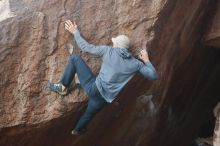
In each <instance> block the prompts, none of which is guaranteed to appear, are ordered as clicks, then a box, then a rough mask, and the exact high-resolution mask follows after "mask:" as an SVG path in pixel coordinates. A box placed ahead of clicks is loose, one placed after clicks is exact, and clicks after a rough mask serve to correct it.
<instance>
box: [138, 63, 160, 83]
mask: <svg viewBox="0 0 220 146" xmlns="http://www.w3.org/2000/svg"><path fill="white" fill-rule="evenodd" d="M139 72H140V73H141V74H142V75H143V76H144V77H145V78H148V79H150V80H157V79H158V75H157V72H156V70H155V68H154V66H153V65H152V64H151V62H150V61H148V62H146V63H145V64H144V63H142V62H139Z"/></svg>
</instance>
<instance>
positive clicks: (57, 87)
mask: <svg viewBox="0 0 220 146" xmlns="http://www.w3.org/2000/svg"><path fill="white" fill-rule="evenodd" d="M47 86H48V88H49V89H50V90H52V91H54V92H57V93H59V94H60V95H67V93H68V89H67V88H66V87H65V86H64V85H62V84H61V83H48V85H47Z"/></svg>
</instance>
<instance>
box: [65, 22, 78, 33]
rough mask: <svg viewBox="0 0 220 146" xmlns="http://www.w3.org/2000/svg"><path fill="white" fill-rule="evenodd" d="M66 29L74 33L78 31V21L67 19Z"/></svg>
mask: <svg viewBox="0 0 220 146" xmlns="http://www.w3.org/2000/svg"><path fill="white" fill-rule="evenodd" d="M65 29H66V30H68V31H69V32H70V33H72V34H74V33H75V32H77V31H78V28H77V25H76V22H75V21H74V22H73V23H72V22H71V21H70V20H67V21H66V22H65Z"/></svg>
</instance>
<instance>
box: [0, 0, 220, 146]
mask: <svg viewBox="0 0 220 146" xmlns="http://www.w3.org/2000/svg"><path fill="white" fill-rule="evenodd" d="M7 4H8V6H7V7H6V5H7ZM0 5H1V6H0V8H1V9H3V10H4V13H3V11H0V15H1V16H3V15H4V17H1V22H0V30H1V35H0V54H1V55H0V66H1V68H0V116H1V118H0V129H1V130H0V145H5V146H7V145H13V146H14V145H19V146H24V145H25V146H26V145H27V146H34V145H36V146H39V145H45V146H49V145H53V146H60V145H72V146H74V145H78V146H92V145H96V146H103V145H105V146H108V145H109V146H111V145H114V146H125V145H126V146H129V145H130V146H135V145H136V146H143V145H149V146H150V145H154V146H174V145H175V146H176V145H178V146H186V145H189V144H190V142H191V141H192V139H193V138H194V137H195V136H196V134H197V131H198V129H199V127H200V125H201V124H202V123H203V122H204V121H205V119H206V118H209V116H210V114H211V111H212V108H213V107H214V105H215V104H216V102H217V100H218V99H217V98H218V97H220V96H219V94H220V93H218V87H219V82H220V77H219V75H218V74H219V71H220V59H219V58H220V57H219V56H220V52H219V50H218V49H216V48H212V47H206V46H204V45H203V43H201V39H202V37H203V34H204V31H205V30H206V28H207V24H208V22H210V21H211V20H210V18H212V17H211V16H210V14H213V13H214V11H215V10H216V9H215V6H216V7H219V5H217V1H209V0H199V1H191V0H176V1H172V0H165V1H164V0H149V1H145V0H133V1H126V0H108V1H102V2H100V1H95V0H80V1H69V0H53V1H50V0H43V1H36V0H17V1H13V0H3V1H1V3H0ZM2 5H4V6H2ZM5 14H8V15H7V16H6V15H5ZM215 17H217V16H215ZM66 19H71V20H76V21H77V22H78V25H79V29H80V31H81V33H82V34H83V36H85V38H86V39H87V40H89V41H90V42H92V43H94V44H109V45H110V44H111V42H110V40H111V37H112V36H115V35H117V34H127V35H128V36H129V37H130V38H131V40H132V41H133V48H132V52H133V53H134V54H135V53H136V51H135V50H136V48H137V47H139V45H140V42H141V41H142V40H148V42H149V43H148V46H149V47H150V48H151V50H152V53H151V59H152V62H153V64H154V65H155V66H156V68H157V70H158V73H159V80H158V81H156V82H150V81H148V80H144V79H143V78H142V77H140V76H136V77H135V78H134V79H133V80H132V81H131V82H130V83H129V84H128V86H126V87H125V89H124V90H123V91H122V92H121V93H120V95H119V98H118V99H117V101H115V102H114V103H113V104H111V105H109V106H108V107H106V108H105V109H104V110H103V111H102V112H101V113H99V114H98V115H97V116H96V118H95V119H94V120H93V121H92V122H91V124H90V125H89V128H88V133H87V134H85V135H83V136H80V137H71V136H70V135H69V131H70V129H71V128H72V127H73V124H74V122H76V120H77V119H78V117H79V115H80V114H81V113H82V112H83V108H84V107H85V103H86V100H87V99H86V95H85V93H84V92H83V91H82V90H81V89H80V88H77V89H76V90H75V91H74V92H73V93H71V95H68V96H66V97H64V98H63V97H61V96H59V95H57V94H55V93H51V92H50V91H48V89H47V88H46V85H47V82H48V81H53V82H56V81H58V80H59V78H60V76H61V74H62V72H63V70H64V67H65V64H66V63H67V60H68V59H67V58H68V53H67V52H65V49H64V48H65V45H66V44H67V43H71V42H72V37H71V35H70V34H68V33H67V32H66V31H65V30H64V21H65V20H66ZM73 45H74V46H75V44H74V43H73ZM74 51H75V53H80V54H81V55H82V57H83V58H84V59H85V60H86V62H87V63H88V64H89V65H90V67H91V68H92V70H93V71H94V72H97V71H98V69H99V64H100V60H99V59H97V58H95V57H94V56H90V55H87V54H85V53H82V52H80V51H79V49H78V48H77V47H74ZM204 107H205V108H204Z"/></svg>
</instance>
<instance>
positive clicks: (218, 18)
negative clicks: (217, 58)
mask: <svg viewBox="0 0 220 146" xmlns="http://www.w3.org/2000/svg"><path fill="white" fill-rule="evenodd" d="M213 16H214V17H213V18H212V20H211V21H210V22H211V23H210V26H209V29H208V32H207V35H206V38H205V39H206V41H207V44H208V45H210V46H214V47H218V48H220V3H218V5H217V8H216V11H215V12H214V13H213Z"/></svg>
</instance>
